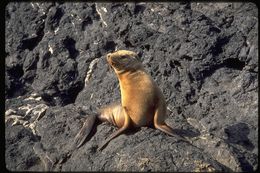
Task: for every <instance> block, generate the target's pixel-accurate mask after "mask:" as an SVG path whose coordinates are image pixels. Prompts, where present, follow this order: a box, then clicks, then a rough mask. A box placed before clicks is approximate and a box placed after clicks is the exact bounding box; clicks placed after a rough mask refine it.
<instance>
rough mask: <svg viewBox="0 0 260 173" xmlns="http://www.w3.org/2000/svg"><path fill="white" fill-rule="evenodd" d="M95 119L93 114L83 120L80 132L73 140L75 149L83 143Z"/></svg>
mask: <svg viewBox="0 0 260 173" xmlns="http://www.w3.org/2000/svg"><path fill="white" fill-rule="evenodd" d="M96 119H97V115H96V114H94V115H89V116H88V117H87V119H86V120H85V122H84V124H83V126H82V128H81V129H80V131H79V132H78V134H77V135H76V136H75V138H74V142H75V144H76V146H77V148H79V147H80V146H81V145H82V144H83V143H84V141H85V140H86V138H87V137H88V135H89V133H90V132H91V130H92V129H93V126H94V123H95V121H96Z"/></svg>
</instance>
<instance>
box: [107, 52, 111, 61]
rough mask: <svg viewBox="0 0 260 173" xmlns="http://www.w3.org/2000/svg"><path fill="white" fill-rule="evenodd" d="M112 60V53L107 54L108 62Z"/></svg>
mask: <svg viewBox="0 0 260 173" xmlns="http://www.w3.org/2000/svg"><path fill="white" fill-rule="evenodd" d="M110 59H111V53H109V54H107V61H108V62H109V61H110Z"/></svg>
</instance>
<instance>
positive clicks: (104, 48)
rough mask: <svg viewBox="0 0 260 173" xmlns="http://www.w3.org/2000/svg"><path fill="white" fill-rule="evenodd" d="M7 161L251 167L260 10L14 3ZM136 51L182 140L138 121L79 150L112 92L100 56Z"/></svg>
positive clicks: (9, 8) (113, 84) (96, 136)
mask: <svg viewBox="0 0 260 173" xmlns="http://www.w3.org/2000/svg"><path fill="white" fill-rule="evenodd" d="M5 41H6V42H5V55H6V56H5V98H6V101H5V111H6V114H5V120H6V121H5V163H6V168H7V169H9V170H12V171H39V170H42V171H43V170H46V169H48V170H54V171H183V172H193V171H214V170H215V171H225V172H228V171H236V172H240V171H254V170H256V169H257V167H258V159H257V158H258V121H257V120H258V9H257V6H256V5H255V4H253V3H148V2H147V3H83V2H77V3H70V2H65V3H61V2H50V3H46V2H10V3H8V4H7V5H6V8H5ZM120 49H127V50H132V51H135V52H136V53H137V54H138V55H139V59H140V61H141V62H142V63H143V64H144V66H145V68H146V70H147V71H148V72H149V73H150V74H151V76H152V77H153V79H154V80H155V81H156V83H157V84H158V85H159V87H160V88H161V90H162V91H163V94H164V96H165V98H166V102H167V106H168V113H169V118H168V119H167V123H168V124H169V125H170V126H171V127H173V128H174V130H175V131H176V133H177V134H179V135H183V136H185V137H187V138H190V143H186V142H183V141H178V140H177V139H176V138H174V137H170V136H168V135H166V134H164V133H162V132H160V131H158V130H155V129H152V128H147V127H142V128H140V129H136V130H134V131H132V132H128V133H126V134H122V135H120V136H119V137H117V138H115V139H114V140H112V141H111V142H110V143H109V144H108V145H107V147H106V148H105V149H104V150H103V151H102V152H100V151H98V150H97V148H98V146H100V145H101V143H102V142H103V141H104V140H105V139H106V138H107V137H108V136H109V135H110V134H111V133H112V132H113V131H115V130H116V129H117V128H116V127H113V126H111V125H109V124H108V123H102V124H100V125H98V126H96V127H95V128H94V129H93V131H92V134H91V135H92V136H91V137H89V138H88V139H87V141H86V142H85V143H84V144H83V146H82V147H80V148H78V149H77V148H76V147H75V146H74V144H73V140H74V136H75V135H76V133H77V132H78V131H79V129H80V128H81V127H82V125H83V123H84V119H85V117H86V116H89V115H91V114H93V113H94V112H95V111H96V110H97V109H98V108H100V107H102V106H105V105H108V104H110V103H113V102H116V101H120V90H119V84H118V80H117V78H116V76H115V74H114V72H113V71H112V70H111V69H110V68H109V67H108V65H107V62H106V58H105V56H106V54H107V53H110V52H113V51H115V50H120Z"/></svg>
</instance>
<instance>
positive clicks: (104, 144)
mask: <svg viewBox="0 0 260 173" xmlns="http://www.w3.org/2000/svg"><path fill="white" fill-rule="evenodd" d="M123 113H124V125H123V126H122V127H121V128H120V129H118V130H117V131H115V132H114V133H112V135H111V136H110V137H109V138H107V139H106V140H105V142H104V143H103V144H102V145H101V146H100V147H99V148H98V150H99V151H101V150H102V149H103V148H104V147H105V146H106V145H107V144H108V143H109V142H110V141H111V140H112V139H114V138H115V137H117V136H119V135H120V134H122V133H123V132H124V131H125V130H126V129H128V127H129V126H130V117H129V115H128V114H127V111H126V109H125V108H124V111H123Z"/></svg>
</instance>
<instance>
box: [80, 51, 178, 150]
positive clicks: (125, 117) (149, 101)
mask: <svg viewBox="0 0 260 173" xmlns="http://www.w3.org/2000/svg"><path fill="white" fill-rule="evenodd" d="M106 58H107V62H108V64H109V65H110V66H111V67H112V69H113V70H114V72H115V74H116V75H117V78H118V80H119V85H120V91H121V104H115V105H112V106H108V107H106V108H104V109H102V110H101V111H100V112H99V113H97V114H96V115H95V116H92V118H90V119H92V120H87V121H86V122H85V124H84V125H83V127H82V129H81V130H80V132H79V133H78V135H77V136H76V141H77V143H78V146H79V145H81V144H82V142H83V141H84V139H85V138H86V136H87V135H88V133H89V131H90V130H91V128H92V126H93V123H94V121H93V120H94V119H96V118H98V119H99V120H101V121H108V122H110V123H112V124H113V125H115V126H117V127H119V129H118V130H117V131H115V132H114V133H113V134H112V135H111V136H110V137H108V138H107V139H106V140H105V142H104V143H103V144H102V145H101V146H100V147H99V150H101V149H103V148H104V146H106V145H107V144H108V143H109V142H110V141H111V140H112V139H114V138H115V137H117V136H119V135H120V134H122V133H123V132H125V131H126V130H127V129H131V128H136V127H142V126H148V127H151V126H154V127H155V128H156V129H159V130H161V131H163V132H165V133H167V134H168V135H171V136H176V135H175V134H174V132H173V129H172V128H171V127H169V126H168V125H167V124H166V123H165V119H166V118H167V114H166V111H167V110H166V109H167V108H166V102H165V99H164V96H163V94H162V92H161V90H160V88H159V87H158V86H157V84H156V83H155V82H154V80H153V79H152V77H151V76H150V75H149V74H148V73H147V72H146V70H145V69H144V67H143V65H142V63H141V62H140V61H139V60H138V59H137V54H136V53H135V52H132V51H128V50H119V51H116V52H114V53H109V54H107V57H106ZM84 136H85V137H84Z"/></svg>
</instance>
